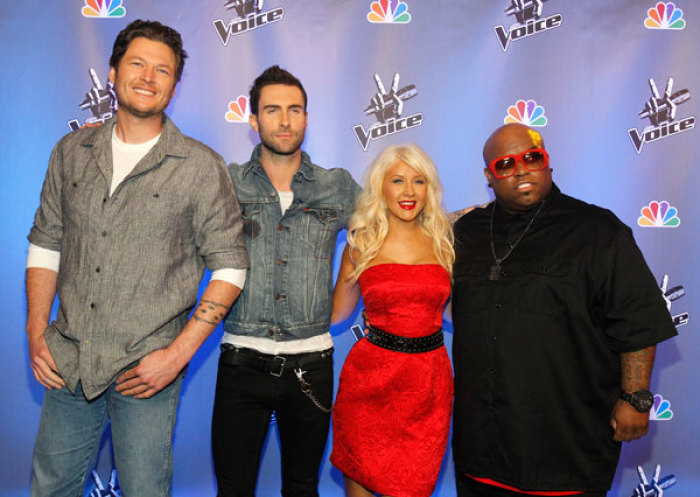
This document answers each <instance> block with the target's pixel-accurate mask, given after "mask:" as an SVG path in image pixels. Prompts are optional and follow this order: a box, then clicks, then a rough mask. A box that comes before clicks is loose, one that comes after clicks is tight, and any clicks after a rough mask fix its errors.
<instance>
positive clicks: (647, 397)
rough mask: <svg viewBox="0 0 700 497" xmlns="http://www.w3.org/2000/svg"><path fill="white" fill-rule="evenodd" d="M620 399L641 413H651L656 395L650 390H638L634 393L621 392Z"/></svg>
mask: <svg viewBox="0 0 700 497" xmlns="http://www.w3.org/2000/svg"><path fill="white" fill-rule="evenodd" d="M620 398H621V399H622V400H624V401H625V402H628V403H629V404H630V405H631V406H632V407H634V408H635V409H636V410H637V411H639V412H649V411H650V410H651V407H652V406H653V405H654V394H652V393H651V392H650V391H649V390H637V391H636V392H632V393H627V392H625V391H624V390H622V391H620Z"/></svg>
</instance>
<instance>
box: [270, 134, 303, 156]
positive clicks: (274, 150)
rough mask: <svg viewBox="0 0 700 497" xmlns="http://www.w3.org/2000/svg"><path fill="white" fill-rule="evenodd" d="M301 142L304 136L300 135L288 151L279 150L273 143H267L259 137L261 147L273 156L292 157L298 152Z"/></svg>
mask: <svg viewBox="0 0 700 497" xmlns="http://www.w3.org/2000/svg"><path fill="white" fill-rule="evenodd" d="M303 142H304V136H303V135H302V136H301V138H300V139H299V140H298V141H295V142H293V143H291V144H290V146H289V148H288V149H280V148H279V147H277V146H276V145H275V144H274V143H271V142H269V141H267V140H266V139H265V138H264V137H263V136H262V135H260V143H261V144H262V146H263V147H265V148H266V149H268V150H269V151H270V152H272V153H274V154H275V155H294V154H296V153H297V152H298V151H299V149H300V148H301V144H302V143H303Z"/></svg>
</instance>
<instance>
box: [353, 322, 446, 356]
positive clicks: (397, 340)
mask: <svg viewBox="0 0 700 497" xmlns="http://www.w3.org/2000/svg"><path fill="white" fill-rule="evenodd" d="M367 340H369V342H370V343H372V344H374V345H376V346H377V347H381V348H383V349H388V350H393V351H394V352H406V353H409V354H418V353H420V352H430V351H431V350H435V349H439V348H440V347H442V346H443V344H444V342H443V340H442V330H438V331H436V332H435V333H433V334H432V335H428V336H425V337H416V338H409V337H402V336H398V335H394V334H392V333H388V332H386V331H384V330H380V329H379V328H375V327H374V326H371V325H370V326H369V335H367Z"/></svg>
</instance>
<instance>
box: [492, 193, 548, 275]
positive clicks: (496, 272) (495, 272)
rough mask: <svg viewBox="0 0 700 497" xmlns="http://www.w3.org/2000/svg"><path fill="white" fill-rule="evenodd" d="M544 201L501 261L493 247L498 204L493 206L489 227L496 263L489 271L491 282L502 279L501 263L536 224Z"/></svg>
mask: <svg viewBox="0 0 700 497" xmlns="http://www.w3.org/2000/svg"><path fill="white" fill-rule="evenodd" d="M544 202H545V201H544V200H543V201H542V202H540V206H539V207H538V208H537V210H536V211H535V213H534V214H533V215H532V217H531V218H530V222H529V223H527V226H525V229H524V230H523V232H522V233H520V236H519V237H518V239H517V240H515V243H514V244H512V245H511V246H510V248H509V249H508V250H507V251H506V253H505V254H503V257H501V258H500V259H499V258H498V257H496V248H495V247H494V246H493V218H494V214H495V212H496V203H494V204H493V210H492V211H491V224H490V225H489V241H490V242H491V255H492V256H493V260H494V263H493V264H492V265H491V269H490V270H489V279H490V280H491V281H497V280H500V279H501V263H502V262H503V261H505V260H506V259H507V258H508V256H509V255H510V254H511V253H512V252H513V250H514V249H515V247H517V246H518V244H519V243H520V241H521V240H522V239H523V237H524V236H525V233H527V232H528V230H529V229H530V226H532V223H533V222H535V218H536V217H537V215H538V214H539V213H540V211H541V210H542V207H543V206H544Z"/></svg>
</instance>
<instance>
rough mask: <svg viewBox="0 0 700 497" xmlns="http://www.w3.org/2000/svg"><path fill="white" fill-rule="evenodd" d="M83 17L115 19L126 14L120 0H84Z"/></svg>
mask: <svg viewBox="0 0 700 497" xmlns="http://www.w3.org/2000/svg"><path fill="white" fill-rule="evenodd" d="M81 12H82V14H83V17H88V18H96V17H97V18H102V19H117V18H120V17H124V16H125V15H126V9H125V8H124V6H123V5H122V0H85V5H84V6H83V8H82V10H81Z"/></svg>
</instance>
